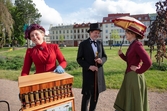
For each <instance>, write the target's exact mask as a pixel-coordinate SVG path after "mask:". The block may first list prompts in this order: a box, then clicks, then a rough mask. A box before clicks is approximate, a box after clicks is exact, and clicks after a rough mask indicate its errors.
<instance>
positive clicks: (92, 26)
mask: <svg viewBox="0 0 167 111" xmlns="http://www.w3.org/2000/svg"><path fill="white" fill-rule="evenodd" d="M94 30H99V31H100V32H101V31H102V30H101V29H100V24H99V23H91V24H90V29H89V30H87V32H88V33H89V32H90V31H94Z"/></svg>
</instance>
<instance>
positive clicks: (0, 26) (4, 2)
mask: <svg viewBox="0 0 167 111" xmlns="http://www.w3.org/2000/svg"><path fill="white" fill-rule="evenodd" d="M0 7H1V8H0V48H2V47H3V45H5V44H6V42H8V43H10V41H11V35H12V30H13V24H14V21H13V19H12V16H11V14H10V11H9V9H8V8H11V7H12V4H11V2H10V0H0Z"/></svg>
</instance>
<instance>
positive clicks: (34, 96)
mask: <svg viewBox="0 0 167 111" xmlns="http://www.w3.org/2000/svg"><path fill="white" fill-rule="evenodd" d="M72 83H73V76H71V75H70V74H67V73H63V74H56V73H54V72H46V73H40V74H33V75H28V76H20V77H19V78H18V85H19V89H20V94H19V97H20V101H21V104H22V106H21V109H22V111H64V110H65V111H75V105H74V95H73V92H72Z"/></svg>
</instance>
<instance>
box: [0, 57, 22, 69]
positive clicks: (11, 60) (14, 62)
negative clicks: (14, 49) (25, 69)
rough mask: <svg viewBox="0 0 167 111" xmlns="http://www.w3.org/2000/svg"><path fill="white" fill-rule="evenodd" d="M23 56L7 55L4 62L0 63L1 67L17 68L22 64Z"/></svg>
mask: <svg viewBox="0 0 167 111" xmlns="http://www.w3.org/2000/svg"><path fill="white" fill-rule="evenodd" d="M23 59H24V58H23V57H21V56H15V57H7V58H4V61H6V62H4V63H2V64H1V66H2V67H1V68H2V69H7V70H8V69H10V70H19V69H21V68H22V66H23Z"/></svg>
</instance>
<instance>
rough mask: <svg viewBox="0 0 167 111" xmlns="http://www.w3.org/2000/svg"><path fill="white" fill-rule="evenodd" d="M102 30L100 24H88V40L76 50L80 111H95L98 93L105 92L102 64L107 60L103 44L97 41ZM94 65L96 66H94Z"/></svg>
mask: <svg viewBox="0 0 167 111" xmlns="http://www.w3.org/2000/svg"><path fill="white" fill-rule="evenodd" d="M101 31H102V30H101V29H100V24H98V23H92V24H90V29H89V30H88V31H87V32H88V33H89V36H90V38H88V39H86V40H84V41H82V42H81V43H80V45H79V48H78V54H77V62H78V64H79V65H80V66H81V67H82V77H83V83H82V94H83V96H82V105H81V111H88V110H87V106H88V103H89V101H90V107H89V111H95V109H96V104H97V101H98V97H99V93H101V92H102V91H105V90H106V85H105V79H104V71H103V64H104V63H105V62H106V60H107V55H106V54H105V51H104V48H103V44H102V43H101V41H99V40H97V39H98V37H99V34H100V32H101ZM95 64H96V65H95Z"/></svg>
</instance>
